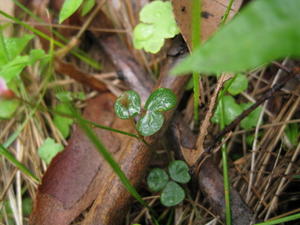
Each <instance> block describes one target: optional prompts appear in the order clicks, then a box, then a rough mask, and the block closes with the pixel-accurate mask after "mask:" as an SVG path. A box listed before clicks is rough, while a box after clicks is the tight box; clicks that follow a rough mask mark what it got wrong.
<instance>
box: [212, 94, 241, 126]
mask: <svg viewBox="0 0 300 225" xmlns="http://www.w3.org/2000/svg"><path fill="white" fill-rule="evenodd" d="M222 102H223V104H224V107H223V109H224V122H225V125H228V124H230V123H231V122H232V121H233V120H234V119H235V118H236V117H237V116H238V115H240V114H241V113H242V112H243V110H242V108H241V106H240V105H238V104H237V103H236V102H235V100H234V98H233V97H232V96H224V97H223V101H221V99H219V101H218V105H217V109H216V111H215V113H214V116H213V117H212V119H211V120H212V122H214V123H218V124H220V123H221V113H222V111H221V107H222Z"/></svg>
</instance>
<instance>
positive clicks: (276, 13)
mask: <svg viewBox="0 0 300 225" xmlns="http://www.w3.org/2000/svg"><path fill="white" fill-rule="evenodd" d="M299 8H300V1H299V0H285V1H282V0H272V1H270V0H257V1H253V2H251V3H250V4H249V5H248V6H246V7H245V8H244V10H242V11H241V12H240V13H239V14H238V15H237V16H236V17H235V18H234V19H233V20H232V21H230V22H229V23H227V24H226V25H224V26H223V27H222V28H221V29H220V30H219V31H218V32H217V33H216V34H215V35H214V36H213V37H212V38H211V39H210V40H208V41H207V42H206V43H205V44H203V45H202V46H200V47H199V48H197V49H196V50H195V51H194V53H193V54H192V55H191V56H188V57H187V58H186V59H185V60H183V61H182V62H181V63H180V64H178V65H177V66H176V67H175V68H174V69H173V73H174V74H187V73H189V72H200V73H206V74H212V73H213V74H218V73H222V72H229V73H230V72H232V73H237V72H242V71H246V70H250V69H253V68H256V67H259V66H262V65H265V64H267V63H270V62H271V61H273V60H276V59H280V58H284V57H286V56H291V57H300V42H299V40H300V29H298V28H299V23H300V13H299Z"/></svg>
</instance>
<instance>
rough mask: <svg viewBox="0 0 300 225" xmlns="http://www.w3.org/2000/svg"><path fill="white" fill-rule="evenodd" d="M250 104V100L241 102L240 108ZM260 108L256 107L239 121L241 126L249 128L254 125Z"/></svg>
mask: <svg viewBox="0 0 300 225" xmlns="http://www.w3.org/2000/svg"><path fill="white" fill-rule="evenodd" d="M251 105H252V103H251V102H248V103H243V104H241V105H240V106H241V108H242V110H246V109H248V108H249V107H250V106H251ZM261 110H262V108H261V107H257V108H256V109H255V110H254V111H253V112H251V113H250V114H249V115H248V116H247V117H246V118H244V119H243V120H242V121H241V127H242V128H244V129H245V130H249V129H251V128H253V127H256V125H257V121H258V119H259V115H260V113H261Z"/></svg>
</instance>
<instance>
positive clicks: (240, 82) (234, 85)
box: [224, 74, 248, 95]
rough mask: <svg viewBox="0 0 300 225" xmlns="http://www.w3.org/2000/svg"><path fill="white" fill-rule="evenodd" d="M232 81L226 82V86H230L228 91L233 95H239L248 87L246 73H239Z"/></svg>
mask: <svg viewBox="0 0 300 225" xmlns="http://www.w3.org/2000/svg"><path fill="white" fill-rule="evenodd" d="M232 79H234V80H233V81H232V82H231V80H228V81H226V82H225V84H224V87H225V88H226V87H227V86H228V85H229V84H230V86H229V87H228V92H229V93H230V94H232V95H237V94H240V93H242V92H243V91H245V90H247V88H248V79H247V77H246V76H245V75H244V74H237V75H236V76H235V77H234V78H232Z"/></svg>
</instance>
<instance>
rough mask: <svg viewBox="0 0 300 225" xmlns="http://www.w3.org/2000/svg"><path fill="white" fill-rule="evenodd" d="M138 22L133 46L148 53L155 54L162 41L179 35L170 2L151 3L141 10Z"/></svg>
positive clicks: (134, 32)
mask: <svg viewBox="0 0 300 225" xmlns="http://www.w3.org/2000/svg"><path fill="white" fill-rule="evenodd" d="M140 20H141V22H143V23H140V24H138V25H137V26H136V27H135V29H134V31H133V45H134V47H135V48H137V49H142V48H144V49H145V51H147V52H150V53H157V52H158V51H159V50H160V49H161V47H162V46H163V44H164V39H166V38H172V37H174V36H175V35H176V34H178V33H179V29H178V27H177V24H176V21H175V17H174V15H173V11H172V5H171V3H170V2H162V1H153V2H151V3H149V4H147V5H146V6H144V8H143V9H142V10H141V12H140Z"/></svg>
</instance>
